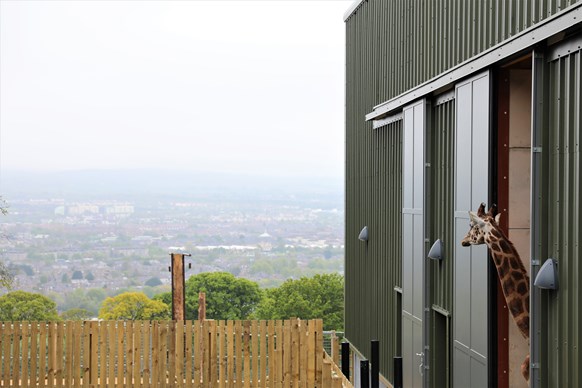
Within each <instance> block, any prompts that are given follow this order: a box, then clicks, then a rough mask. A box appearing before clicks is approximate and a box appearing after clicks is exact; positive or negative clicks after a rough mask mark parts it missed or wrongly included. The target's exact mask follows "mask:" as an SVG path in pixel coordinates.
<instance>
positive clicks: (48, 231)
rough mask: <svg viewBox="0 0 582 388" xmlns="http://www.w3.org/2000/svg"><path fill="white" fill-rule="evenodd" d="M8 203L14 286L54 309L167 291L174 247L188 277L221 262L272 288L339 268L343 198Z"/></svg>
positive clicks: (4, 248) (2, 228)
mask: <svg viewBox="0 0 582 388" xmlns="http://www.w3.org/2000/svg"><path fill="white" fill-rule="evenodd" d="M8 204H9V214H8V215H6V216H3V217H2V219H0V234H1V237H0V254H1V256H0V259H1V260H2V261H3V262H4V263H5V264H6V265H7V266H8V267H9V268H10V269H11V271H12V272H13V273H14V274H15V275H16V287H17V288H18V289H21V290H24V291H32V292H39V293H42V294H45V295H47V296H51V297H52V298H53V299H54V300H55V301H56V302H57V304H58V307H59V310H61V311H64V310H67V309H69V308H74V307H82V308H86V309H88V310H90V311H93V312H94V313H96V312H97V309H98V307H99V304H100V303H101V301H102V299H104V298H105V297H106V296H111V295H115V294H118V293H121V292H124V291H128V290H141V291H143V292H145V293H146V294H148V295H149V296H153V295H154V294H156V293H159V292H163V291H167V290H168V289H169V284H170V273H169V270H168V267H169V264H170V256H169V253H172V252H183V253H189V254H191V255H192V256H191V257H187V258H186V262H187V263H191V268H189V269H188V270H187V272H186V278H188V277H189V276H190V275H194V274H198V273H201V272H209V271H227V272H230V273H232V274H234V275H235V276H240V277H245V278H247V279H251V280H254V281H256V282H258V283H259V285H261V286H262V287H272V286H277V285H279V284H280V283H282V282H283V281H284V280H286V279H290V278H299V277H301V276H311V275H313V274H316V273H329V272H338V273H343V258H344V246H343V233H344V228H343V220H344V215H343V208H342V207H341V206H342V205H341V198H340V200H337V201H336V200H335V199H334V200H329V197H326V196H319V195H315V194H305V195H304V196H303V197H297V196H296V195H280V196H270V197H268V198H267V199H254V200H250V199H240V198H237V197H232V198H231V199H225V198H221V199H220V200H214V199H212V198H211V197H210V198H204V197H199V198H196V199H192V198H190V199H188V198H180V199H179V200H176V199H172V198H164V197H157V198H151V197H144V198H142V199H135V198H134V197H132V199H131V200H120V199H116V200H99V199H90V200H85V201H80V200H78V198H77V199H76V200H65V199H61V198H45V199H38V198H34V199H33V198H26V199H18V198H8ZM4 292H5V290H4Z"/></svg>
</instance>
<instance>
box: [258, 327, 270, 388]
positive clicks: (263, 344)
mask: <svg viewBox="0 0 582 388" xmlns="http://www.w3.org/2000/svg"><path fill="white" fill-rule="evenodd" d="M267 336H268V333H267V321H260V322H259V355H260V363H259V369H260V374H257V376H258V379H259V381H260V386H261V387H262V388H266V387H267ZM256 386H257V387H258V386H259V384H256Z"/></svg>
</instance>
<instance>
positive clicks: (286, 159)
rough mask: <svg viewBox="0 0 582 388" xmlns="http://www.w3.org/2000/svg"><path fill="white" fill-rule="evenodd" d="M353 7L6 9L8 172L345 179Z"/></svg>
mask: <svg viewBox="0 0 582 388" xmlns="http://www.w3.org/2000/svg"><path fill="white" fill-rule="evenodd" d="M350 4H351V1H346V0H343V1H256V2H248V1H240V0H239V1H208V2H206V1H176V2H168V1H164V2H157V1H126V2H117V1H22V0H18V1H9V0H1V2H0V34H1V35H0V171H1V170H31V171H46V170H80V169H112V168H159V169H160V168H161V169H179V170H193V171H228V172H245V173H249V172H250V173H255V174H273V173H280V174H282V175H284V174H290V175H303V174H305V175H310V176H313V175H317V176H320V175H331V176H341V175H342V174H343V169H344V162H343V160H344V155H343V153H344V69H345V60H344V50H345V49H344V41H345V26H344V22H343V14H344V12H345V11H346V9H347V8H348V7H349V6H350Z"/></svg>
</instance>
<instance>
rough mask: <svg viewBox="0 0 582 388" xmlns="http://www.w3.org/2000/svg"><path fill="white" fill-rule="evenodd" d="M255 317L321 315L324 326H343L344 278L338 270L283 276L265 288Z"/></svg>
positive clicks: (341, 328)
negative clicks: (320, 273)
mask: <svg viewBox="0 0 582 388" xmlns="http://www.w3.org/2000/svg"><path fill="white" fill-rule="evenodd" d="M255 316H256V317H257V318H259V319H289V318H292V317H297V318H301V319H316V318H321V319H323V327H324V329H325V330H343V320H344V279H343V276H341V275H339V274H336V273H334V274H324V275H315V276H313V277H311V278H307V277H302V278H301V279H298V280H287V281H285V282H284V283H283V284H281V286H279V287H277V288H271V289H268V290H266V292H265V298H264V299H263V300H262V301H261V303H260V304H259V306H258V307H257V310H256V313H255Z"/></svg>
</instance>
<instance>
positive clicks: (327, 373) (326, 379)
mask: <svg viewBox="0 0 582 388" xmlns="http://www.w3.org/2000/svg"><path fill="white" fill-rule="evenodd" d="M322 372H323V376H322V385H321V386H323V387H331V362H330V361H329V360H324V361H323V364H322Z"/></svg>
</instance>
